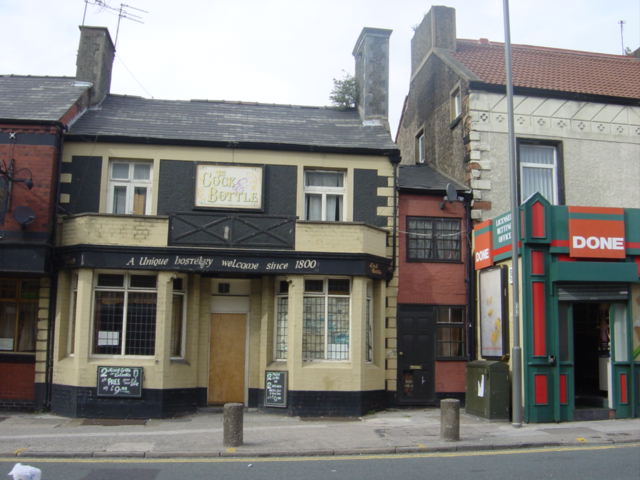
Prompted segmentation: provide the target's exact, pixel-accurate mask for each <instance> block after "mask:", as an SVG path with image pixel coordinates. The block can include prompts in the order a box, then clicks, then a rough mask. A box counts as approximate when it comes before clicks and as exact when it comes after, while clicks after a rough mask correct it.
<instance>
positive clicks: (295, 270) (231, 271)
mask: <svg viewBox="0 0 640 480" xmlns="http://www.w3.org/2000/svg"><path fill="white" fill-rule="evenodd" d="M389 34H390V32H389V31H386V30H384V31H383V30H378V29H365V31H363V35H362V36H361V38H360V40H359V41H358V45H361V46H362V48H364V49H365V50H367V49H368V48H370V45H369V44H368V42H371V41H373V42H374V44H376V45H378V44H377V43H376V42H382V45H383V46H384V44H385V42H388V36H389ZM369 35H372V36H373V37H374V38H373V40H371V39H370V38H369ZM357 48H358V47H357ZM360 53H362V52H360ZM354 54H355V52H354ZM363 55H365V56H366V55H368V53H367V52H366V51H365V52H364V53H363ZM356 60H357V61H358V57H356ZM385 61H386V60H385ZM367 88H369V87H367ZM385 108H386V105H385ZM378 112H379V110H378ZM384 113H385V114H386V111H385V112H384ZM364 120H365V119H364V118H363V117H361V116H360V115H359V113H358V112H357V111H356V110H346V111H341V110H337V109H331V108H313V107H296V106H278V105H263V104H243V103H230V102H195V101H192V102H178V101H176V102H174V101H159V100H144V99H140V98H135V97H121V96H117V95H108V96H107V98H106V99H105V101H104V102H103V103H102V105H101V107H100V108H99V109H96V110H91V111H88V112H87V113H86V114H85V115H84V116H83V118H82V119H81V120H80V121H78V122H77V123H76V124H75V125H74V126H73V128H72V129H71V130H70V132H69V134H68V135H67V137H66V139H65V148H64V153H63V158H62V176H61V179H62V184H61V195H60V204H61V206H62V207H63V208H64V210H65V211H66V212H67V213H66V215H64V216H63V217H61V218H60V226H59V229H58V239H57V250H56V251H57V254H56V261H57V268H58V271H59V274H58V279H57V280H58V294H57V302H56V326H55V327H56V328H55V334H54V335H55V339H54V351H53V358H54V367H53V377H52V386H51V387H52V403H51V408H52V410H53V411H54V412H56V413H60V414H64V415H69V416H78V417H119V418H122V417H163V416H170V415H175V414H178V413H182V412H189V411H192V410H194V409H195V408H197V407H198V406H204V405H207V404H214V405H215V404H224V403H227V402H240V403H244V404H245V405H247V406H250V407H259V408H267V409H273V410H274V411H281V412H287V413H290V414H295V415H330V414H331V415H353V414H361V413H363V412H366V411H369V410H372V409H376V408H383V407H384V406H385V405H386V403H387V389H386V386H387V382H388V377H390V376H391V375H389V374H388V373H387V371H386V361H385V358H386V349H385V347H386V345H385V338H386V335H387V333H388V331H387V326H388V325H390V324H391V325H393V324H394V321H395V319H394V318H393V316H394V310H395V309H394V308H393V307H394V306H395V293H396V292H395V290H396V289H395V288H394V285H395V283H394V281H393V275H394V262H393V252H394V245H395V243H394V241H393V235H392V232H393V226H394V219H393V211H394V206H395V195H394V192H395V189H394V186H395V185H394V181H395V180H394V179H395V171H396V166H397V164H398V163H399V161H400V159H399V154H398V151H397V150H396V148H395V146H394V144H393V143H392V142H391V139H390V135H389V133H388V130H387V129H386V127H385V125H384V122H380V121H378V120H369V121H364Z"/></svg>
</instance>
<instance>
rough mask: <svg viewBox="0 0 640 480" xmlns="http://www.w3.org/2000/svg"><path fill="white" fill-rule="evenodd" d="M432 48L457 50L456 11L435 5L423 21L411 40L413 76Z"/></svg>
mask: <svg viewBox="0 0 640 480" xmlns="http://www.w3.org/2000/svg"><path fill="white" fill-rule="evenodd" d="M432 48H442V49H444V50H452V51H455V49H456V9H455V8H451V7H444V6H441V5H434V6H432V7H431V9H430V10H429V12H428V13H427V14H426V15H425V16H424V18H423V19H422V23H420V25H418V27H417V28H416V30H415V33H414V34H413V38H412V39H411V74H412V75H413V74H414V73H415V71H416V70H417V69H418V67H419V66H420V65H421V64H422V61H423V60H424V59H425V58H426V56H427V54H428V53H429V52H430V51H431V49H432Z"/></svg>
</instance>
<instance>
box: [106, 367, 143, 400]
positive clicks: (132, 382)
mask: <svg viewBox="0 0 640 480" xmlns="http://www.w3.org/2000/svg"><path fill="white" fill-rule="evenodd" d="M97 384H98V396H99V397H134V398H140V397H142V367H98V382H97Z"/></svg>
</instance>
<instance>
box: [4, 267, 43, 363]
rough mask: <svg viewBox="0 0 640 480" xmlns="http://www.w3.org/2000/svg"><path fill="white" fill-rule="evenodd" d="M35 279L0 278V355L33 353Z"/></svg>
mask: <svg viewBox="0 0 640 480" xmlns="http://www.w3.org/2000/svg"><path fill="white" fill-rule="evenodd" d="M39 296H40V281H39V280H38V279H14V278H0V351H2V352H35V350H36V328H37V322H38V298H39Z"/></svg>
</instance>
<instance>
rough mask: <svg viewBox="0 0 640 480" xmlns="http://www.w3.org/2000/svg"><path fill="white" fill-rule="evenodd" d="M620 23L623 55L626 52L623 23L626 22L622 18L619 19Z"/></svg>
mask: <svg viewBox="0 0 640 480" xmlns="http://www.w3.org/2000/svg"><path fill="white" fill-rule="evenodd" d="M618 23H619V24H620V44H621V45H622V55H625V54H626V52H625V50H624V24H625V23H627V22H625V21H624V20H620V21H619V22H618Z"/></svg>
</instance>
